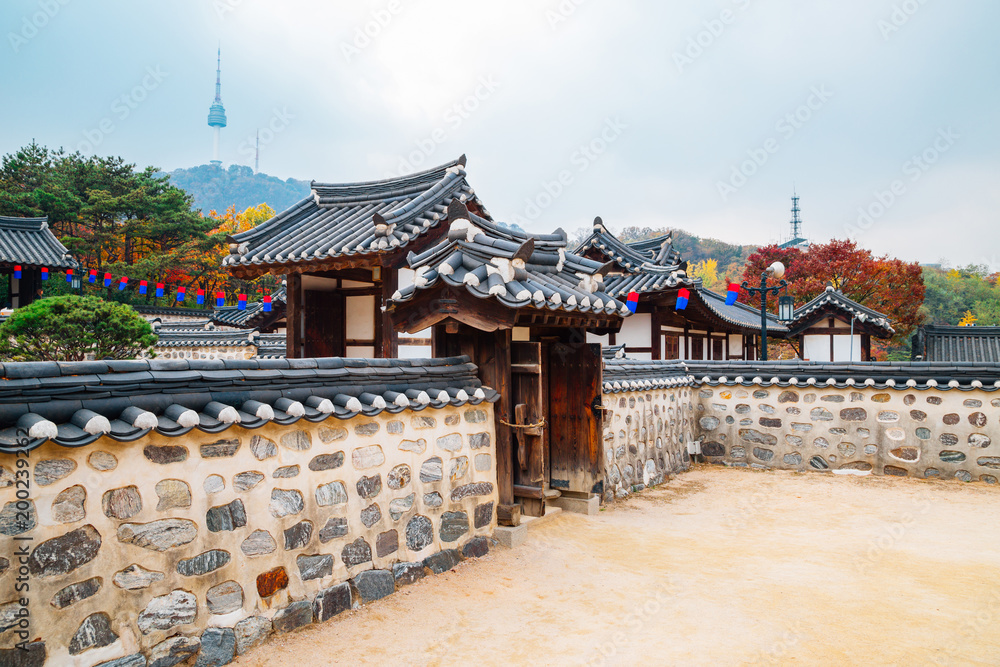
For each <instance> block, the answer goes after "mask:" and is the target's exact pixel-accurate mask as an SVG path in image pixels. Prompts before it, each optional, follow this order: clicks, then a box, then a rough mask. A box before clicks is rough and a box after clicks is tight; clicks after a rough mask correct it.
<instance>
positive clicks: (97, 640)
mask: <svg viewBox="0 0 1000 667" xmlns="http://www.w3.org/2000/svg"><path fill="white" fill-rule="evenodd" d="M116 641H118V635H116V634H115V633H114V632H113V631H112V630H111V619H110V618H109V617H108V615H107V614H105V613H103V612H99V613H96V614H91V615H90V616H88V617H87V618H85V619H83V622H82V623H81V624H80V627H79V628H77V630H76V633H75V634H74V635H73V638H72V639H70V640H69V654H70V655H78V654H80V653H83V652H84V651H86V650H87V649H91V648H100V647H102V646H110V645H111V644H114V643H115V642H116Z"/></svg>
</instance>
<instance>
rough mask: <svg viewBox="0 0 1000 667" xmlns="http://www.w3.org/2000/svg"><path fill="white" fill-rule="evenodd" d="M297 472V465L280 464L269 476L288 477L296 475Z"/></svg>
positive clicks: (276, 477) (275, 477)
mask: <svg viewBox="0 0 1000 667" xmlns="http://www.w3.org/2000/svg"><path fill="white" fill-rule="evenodd" d="M298 474H299V467H298V466H297V465H291V466H282V467H280V468H278V469H276V470H275V471H274V472H273V473H271V477H273V478H274V479H288V478H289V477H296V476H298Z"/></svg>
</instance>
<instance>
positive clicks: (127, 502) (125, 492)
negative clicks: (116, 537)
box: [101, 486, 142, 519]
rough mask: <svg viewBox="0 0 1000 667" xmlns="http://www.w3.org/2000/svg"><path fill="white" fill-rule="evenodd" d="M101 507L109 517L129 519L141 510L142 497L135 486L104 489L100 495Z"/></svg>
mask: <svg viewBox="0 0 1000 667" xmlns="http://www.w3.org/2000/svg"><path fill="white" fill-rule="evenodd" d="M101 509H102V510H104V515H105V516H106V517H108V518H111V519H131V518H132V517H134V516H135V515H136V514H138V513H139V512H141V511H142V497H141V496H140V495H139V489H138V487H136V486H126V487H123V488H120V489H111V490H110V491H105V493H104V495H103V496H102V497H101Z"/></svg>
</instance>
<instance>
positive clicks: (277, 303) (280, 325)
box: [211, 285, 285, 334]
mask: <svg viewBox="0 0 1000 667" xmlns="http://www.w3.org/2000/svg"><path fill="white" fill-rule="evenodd" d="M211 318H212V321H213V322H215V323H216V324H219V325H221V326H225V327H234V328H236V329H257V330H259V331H261V332H262V333H269V334H270V333H277V332H282V331H284V328H285V286H284V285H282V286H281V287H279V288H278V289H276V290H275V291H274V292H272V293H271V310H270V311H265V310H264V302H263V301H253V302H251V303H248V304H246V305H245V306H244V307H243V309H242V310H241V309H240V307H239V306H222V307H220V308H214V309H213V310H212V311H211Z"/></svg>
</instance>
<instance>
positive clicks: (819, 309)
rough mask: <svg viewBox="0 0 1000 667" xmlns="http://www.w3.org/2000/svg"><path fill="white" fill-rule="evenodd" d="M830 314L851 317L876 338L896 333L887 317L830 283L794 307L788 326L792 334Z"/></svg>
mask: <svg viewBox="0 0 1000 667" xmlns="http://www.w3.org/2000/svg"><path fill="white" fill-rule="evenodd" d="M830 314H841V315H846V316H847V317H848V318H852V317H853V318H854V319H855V320H857V321H858V322H860V323H861V327H860V328H861V329H864V330H867V331H868V333H870V334H872V335H874V336H876V337H878V338H892V336H893V335H894V334H895V333H896V331H895V329H893V328H892V325H891V324H890V323H889V318H888V317H886V316H885V315H883V314H882V313H879V312H877V311H874V310H872V309H871V308H867V307H866V306H862V305H861V304H860V303H858V302H857V301H854V300H853V299H851V298H849V297H847V296H845V295H844V293H843V292H840V291H838V290H835V289H834V288H833V287H832V286H831V285H827V287H826V289H825V290H824V291H823V292H822V293H820V295H819V296H817V297H816V298H815V299H813V300H812V301H810V302H809V303H807V304H805V305H804V306H801V307H799V308H796V309H795V312H794V313H793V314H792V321H791V322H789V324H788V328H789V329H790V331H791V333H792V334H793V335H794V334H797V333H799V332H801V331H803V330H805V329H807V328H809V327H810V326H812V325H813V324H814V323H815V322H817V321H818V320H821V319H823V318H824V317H827V316H828V315H830Z"/></svg>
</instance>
